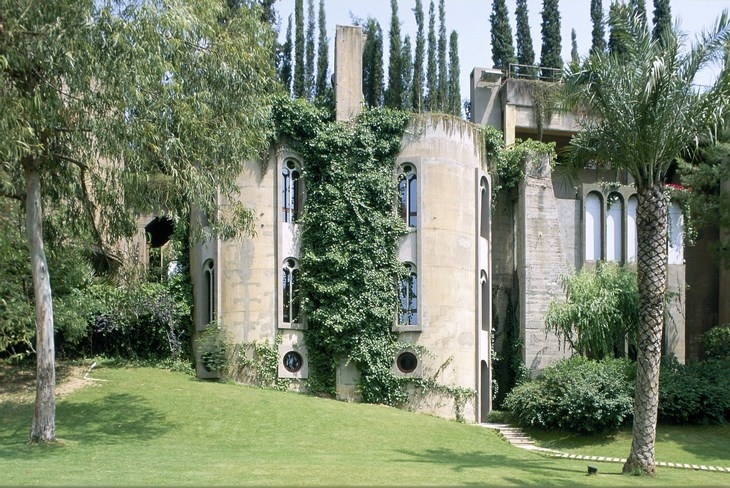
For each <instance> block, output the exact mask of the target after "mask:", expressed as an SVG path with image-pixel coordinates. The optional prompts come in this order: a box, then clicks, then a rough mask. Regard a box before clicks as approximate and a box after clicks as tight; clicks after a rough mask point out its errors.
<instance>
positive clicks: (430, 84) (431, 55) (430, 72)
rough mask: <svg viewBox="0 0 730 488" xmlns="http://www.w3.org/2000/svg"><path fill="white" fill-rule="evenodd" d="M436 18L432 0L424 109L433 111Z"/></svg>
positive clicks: (436, 75)
mask: <svg viewBox="0 0 730 488" xmlns="http://www.w3.org/2000/svg"><path fill="white" fill-rule="evenodd" d="M435 25H436V19H435V13H434V5H433V0H431V4H430V5H429V7H428V63H427V64H426V87H427V88H428V93H427V94H426V110H427V111H429V112H430V111H435V110H438V108H437V99H438V98H437V94H436V92H437V90H438V71H437V70H438V66H437V65H436V49H437V48H436V27H435Z"/></svg>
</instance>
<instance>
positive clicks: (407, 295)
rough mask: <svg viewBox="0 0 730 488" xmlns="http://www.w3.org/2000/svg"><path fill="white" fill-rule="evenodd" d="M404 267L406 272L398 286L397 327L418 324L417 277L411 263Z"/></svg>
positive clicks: (414, 267)
mask: <svg viewBox="0 0 730 488" xmlns="http://www.w3.org/2000/svg"><path fill="white" fill-rule="evenodd" d="M406 267H407V268H408V272H407V274H406V275H405V276H403V277H402V278H401V280H400V283H399V286H398V288H399V289H398V297H399V299H400V313H399V314H398V325H416V324H417V323H418V295H417V290H418V276H417V273H416V266H415V265H414V264H413V263H406Z"/></svg>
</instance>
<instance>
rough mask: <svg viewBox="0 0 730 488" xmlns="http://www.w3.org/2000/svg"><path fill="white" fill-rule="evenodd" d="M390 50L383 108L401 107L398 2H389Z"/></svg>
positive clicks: (400, 45)
mask: <svg viewBox="0 0 730 488" xmlns="http://www.w3.org/2000/svg"><path fill="white" fill-rule="evenodd" d="M389 35H390V49H389V53H388V88H387V89H386V90H385V106H386V107H388V108H401V107H402V106H403V84H402V83H403V76H402V69H401V64H402V63H401V47H402V44H401V38H400V19H399V18H398V0H390V33H389Z"/></svg>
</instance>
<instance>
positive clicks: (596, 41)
mask: <svg viewBox="0 0 730 488" xmlns="http://www.w3.org/2000/svg"><path fill="white" fill-rule="evenodd" d="M591 21H592V22H593V30H592V31H591V54H598V53H602V52H604V51H605V50H606V29H605V27H604V25H603V5H601V0H591Z"/></svg>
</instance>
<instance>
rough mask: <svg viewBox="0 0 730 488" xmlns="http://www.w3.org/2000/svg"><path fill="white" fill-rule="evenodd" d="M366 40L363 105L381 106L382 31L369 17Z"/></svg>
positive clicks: (363, 67) (366, 25)
mask: <svg viewBox="0 0 730 488" xmlns="http://www.w3.org/2000/svg"><path fill="white" fill-rule="evenodd" d="M365 34H366V35H367V39H366V41H365V46H364V49H363V55H362V56H363V63H362V71H363V74H362V81H363V95H364V96H365V103H366V104H367V105H368V106H369V107H380V106H382V105H383V31H382V29H381V28H380V24H379V23H378V21H377V20H375V19H373V18H372V17H369V18H368V20H367V23H366V24H365Z"/></svg>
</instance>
